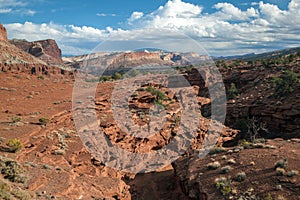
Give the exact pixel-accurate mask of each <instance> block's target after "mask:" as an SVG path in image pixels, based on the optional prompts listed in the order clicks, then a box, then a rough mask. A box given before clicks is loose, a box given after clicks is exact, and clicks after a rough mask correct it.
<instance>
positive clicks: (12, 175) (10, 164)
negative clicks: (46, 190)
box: [0, 157, 27, 183]
mask: <svg viewBox="0 0 300 200" xmlns="http://www.w3.org/2000/svg"><path fill="white" fill-rule="evenodd" d="M0 172H1V174H2V175H3V176H4V178H5V179H8V180H10V181H11V182H17V183H25V182H26V180H27V178H26V176H24V175H23V173H24V170H23V168H22V167H21V165H20V164H19V163H17V162H16V161H14V160H9V159H7V158H4V157H0Z"/></svg>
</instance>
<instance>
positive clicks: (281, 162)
mask: <svg viewBox="0 0 300 200" xmlns="http://www.w3.org/2000/svg"><path fill="white" fill-rule="evenodd" d="M287 165H288V160H287V159H286V158H285V159H283V160H279V161H277V162H276V164H275V169H276V168H278V167H279V168H283V169H285V168H286V167H287Z"/></svg>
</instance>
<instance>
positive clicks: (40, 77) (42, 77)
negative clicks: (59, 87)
mask: <svg viewBox="0 0 300 200" xmlns="http://www.w3.org/2000/svg"><path fill="white" fill-rule="evenodd" d="M37 78H38V79H39V80H44V79H45V77H44V76H41V75H40V76H38V77H37Z"/></svg>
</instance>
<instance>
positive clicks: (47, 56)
mask: <svg viewBox="0 0 300 200" xmlns="http://www.w3.org/2000/svg"><path fill="white" fill-rule="evenodd" d="M10 42H11V43H12V44H14V45H15V46H17V47H18V48H20V49H22V50H23V51H25V52H28V53H30V54H31V55H33V56H35V57H37V58H39V59H41V60H43V61H44V62H46V63H47V64H48V65H62V64H63V61H62V58H61V50H60V49H59V47H58V46H57V43H56V42H55V40H52V39H48V40H40V41H34V42H27V41H25V40H11V41H10Z"/></svg>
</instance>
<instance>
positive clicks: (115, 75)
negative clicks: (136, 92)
mask: <svg viewBox="0 0 300 200" xmlns="http://www.w3.org/2000/svg"><path fill="white" fill-rule="evenodd" d="M122 78H123V75H122V74H120V73H118V72H116V73H115V74H114V75H113V79H114V80H119V79H122Z"/></svg>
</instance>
